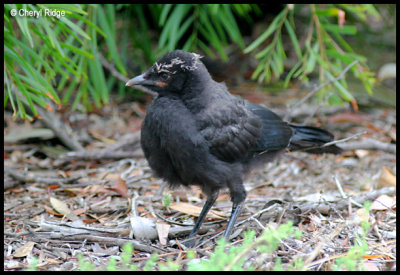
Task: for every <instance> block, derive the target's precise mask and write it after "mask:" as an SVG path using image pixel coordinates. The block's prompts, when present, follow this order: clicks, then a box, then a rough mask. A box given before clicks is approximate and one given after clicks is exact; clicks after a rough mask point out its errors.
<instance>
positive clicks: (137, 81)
mask: <svg viewBox="0 0 400 275" xmlns="http://www.w3.org/2000/svg"><path fill="white" fill-rule="evenodd" d="M143 81H145V79H144V77H143V74H141V75H138V76H136V77H134V78H132V79H130V80H129V81H128V82H126V84H125V86H135V85H141V84H142V83H143Z"/></svg>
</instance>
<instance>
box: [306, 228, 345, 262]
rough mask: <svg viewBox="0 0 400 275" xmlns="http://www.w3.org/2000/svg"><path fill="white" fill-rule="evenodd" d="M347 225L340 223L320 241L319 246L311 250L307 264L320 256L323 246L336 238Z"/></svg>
mask: <svg viewBox="0 0 400 275" xmlns="http://www.w3.org/2000/svg"><path fill="white" fill-rule="evenodd" d="M344 227H345V224H342V225H340V226H339V227H338V228H337V229H336V230H335V231H333V232H332V233H331V234H330V235H329V236H328V237H327V238H326V240H324V241H323V242H322V241H321V242H319V243H318V244H317V246H316V247H315V248H314V250H313V251H312V252H311V254H310V256H308V258H307V259H306V260H305V261H304V264H305V265H308V264H310V263H311V261H312V260H314V259H315V257H317V256H318V254H319V252H320V251H321V249H322V248H324V246H325V245H328V243H329V242H330V241H331V240H332V239H333V238H335V237H336V236H337V235H338V234H339V233H340V231H342V229H343V228H344Z"/></svg>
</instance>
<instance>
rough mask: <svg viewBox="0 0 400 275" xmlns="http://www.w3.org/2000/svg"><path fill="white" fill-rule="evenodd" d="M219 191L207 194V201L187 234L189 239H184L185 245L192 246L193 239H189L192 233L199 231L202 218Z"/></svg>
mask: <svg viewBox="0 0 400 275" xmlns="http://www.w3.org/2000/svg"><path fill="white" fill-rule="evenodd" d="M218 194H219V191H216V192H214V193H212V195H211V196H208V198H207V201H206V202H205V204H204V206H203V209H202V210H201V213H200V215H199V217H198V219H197V221H196V223H195V225H194V227H193V229H192V232H190V234H189V238H188V239H189V240H187V241H185V242H184V244H185V246H187V247H193V245H194V239H192V240H190V238H192V237H193V236H194V235H196V233H197V231H199V229H200V226H201V224H202V223H203V220H204V218H205V217H206V216H207V213H208V211H209V210H210V208H211V206H213V204H214V202H215V201H216V200H217V198H218Z"/></svg>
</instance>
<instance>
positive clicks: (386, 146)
mask: <svg viewBox="0 0 400 275" xmlns="http://www.w3.org/2000/svg"><path fill="white" fill-rule="evenodd" d="M340 148H342V149H343V150H357V149H364V150H379V151H383V152H387V153H391V154H396V144H391V143H384V142H381V141H378V140H374V139H370V138H366V139H364V140H362V141H357V142H348V143H344V144H342V145H340Z"/></svg>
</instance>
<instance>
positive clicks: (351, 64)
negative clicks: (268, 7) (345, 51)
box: [284, 60, 358, 120]
mask: <svg viewBox="0 0 400 275" xmlns="http://www.w3.org/2000/svg"><path fill="white" fill-rule="evenodd" d="M357 63H358V60H355V61H353V62H351V63H350V64H349V65H348V66H347V67H346V68H344V70H343V72H341V73H340V74H339V75H338V76H337V77H335V78H334V79H331V80H329V81H327V82H325V83H322V84H321V85H319V86H317V87H315V88H314V89H313V90H312V91H311V92H309V93H308V94H307V95H306V96H305V97H304V98H303V99H301V100H299V101H297V102H296V103H295V104H293V106H291V107H290V109H291V110H293V108H294V107H295V106H297V105H301V104H303V103H304V102H305V101H306V100H308V99H309V98H310V97H311V96H313V95H314V94H315V93H316V92H317V91H319V90H321V89H322V88H324V87H325V86H327V85H328V84H330V83H332V82H335V81H338V80H340V79H342V78H343V77H344V75H345V74H346V73H347V71H348V70H350V68H351V67H353V66H354V65H355V64H357ZM291 112H292V111H289V112H288V113H287V114H286V115H285V118H284V120H288V119H289V117H290V113H291Z"/></svg>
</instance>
